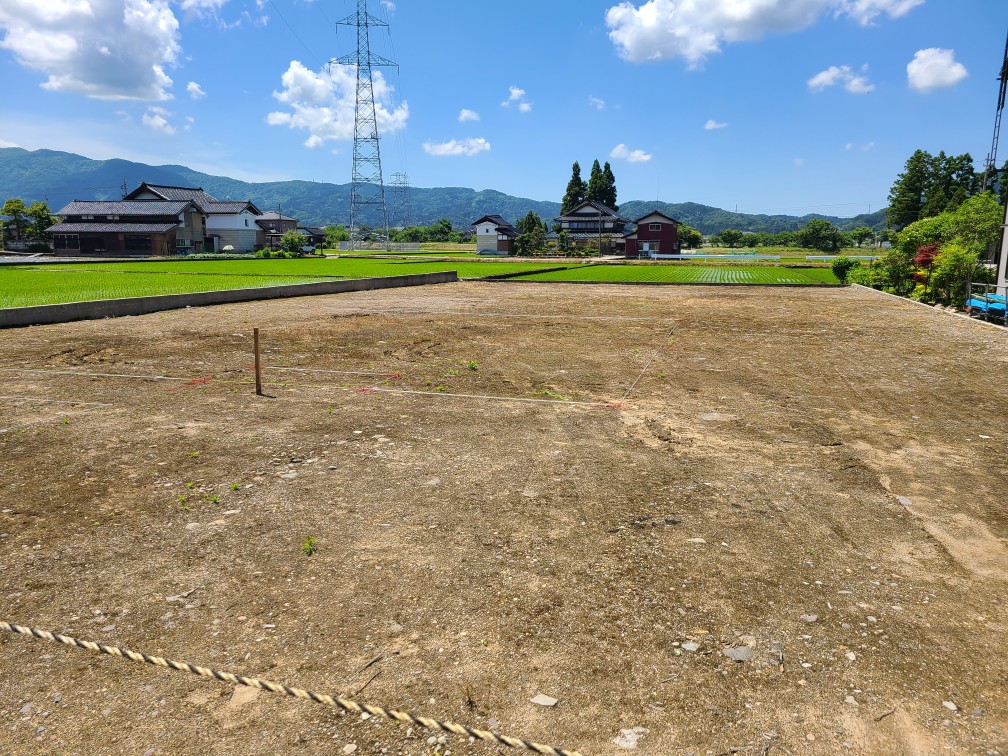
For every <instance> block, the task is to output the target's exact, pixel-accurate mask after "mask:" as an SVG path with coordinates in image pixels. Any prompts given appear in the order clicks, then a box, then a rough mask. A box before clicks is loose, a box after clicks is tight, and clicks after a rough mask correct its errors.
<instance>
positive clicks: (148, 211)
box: [56, 200, 190, 216]
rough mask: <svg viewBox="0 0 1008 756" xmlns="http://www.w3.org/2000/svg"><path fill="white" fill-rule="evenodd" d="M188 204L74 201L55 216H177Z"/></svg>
mask: <svg viewBox="0 0 1008 756" xmlns="http://www.w3.org/2000/svg"><path fill="white" fill-rule="evenodd" d="M189 204H190V200H178V201H166V200H121V201H114V202H101V201H93V200H74V201H73V202H71V203H70V204H69V205H67V206H66V207H64V208H63V209H62V210H60V211H59V212H58V213H56V215H62V216H67V215H119V216H123V215H130V216H138V215H139V216H143V215H178V214H179V213H181V212H182V211H183V210H185V209H186V208H187V207H188V206H189Z"/></svg>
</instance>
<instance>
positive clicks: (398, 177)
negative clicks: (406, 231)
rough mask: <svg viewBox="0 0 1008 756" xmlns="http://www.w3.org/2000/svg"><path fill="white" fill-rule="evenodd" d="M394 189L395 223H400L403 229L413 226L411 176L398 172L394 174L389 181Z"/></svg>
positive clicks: (393, 213) (393, 209)
mask: <svg viewBox="0 0 1008 756" xmlns="http://www.w3.org/2000/svg"><path fill="white" fill-rule="evenodd" d="M389 186H390V187H392V211H393V212H392V218H393V222H394V223H398V224H399V225H400V226H402V227H403V228H406V227H407V226H412V225H413V198H412V197H411V196H410V194H411V191H410V190H411V189H412V188H413V187H412V185H411V184H410V180H409V174H407V173H405V172H398V173H393V174H392V180H391V181H389Z"/></svg>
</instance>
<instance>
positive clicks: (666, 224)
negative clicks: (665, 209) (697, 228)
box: [623, 210, 680, 257]
mask: <svg viewBox="0 0 1008 756" xmlns="http://www.w3.org/2000/svg"><path fill="white" fill-rule="evenodd" d="M634 222H635V223H636V224H637V230H636V231H634V232H633V233H632V234H627V235H626V236H625V237H623V238H624V240H625V245H626V246H625V254H626V256H627V257H659V256H662V257H663V256H665V255H678V254H679V249H680V248H679V221H677V220H676V219H675V218H670V217H668V216H667V215H665V213H662V212H659V211H658V210H654V211H652V212H650V213H648V214H647V215H645V216H643V217H642V218H638V219H637V220H636V221H634Z"/></svg>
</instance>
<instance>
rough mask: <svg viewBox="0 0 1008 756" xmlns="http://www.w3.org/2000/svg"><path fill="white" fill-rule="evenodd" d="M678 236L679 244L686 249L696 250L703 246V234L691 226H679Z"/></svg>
mask: <svg viewBox="0 0 1008 756" xmlns="http://www.w3.org/2000/svg"><path fill="white" fill-rule="evenodd" d="M678 236H679V243H680V244H681V245H682V246H684V247H686V249H696V248H697V247H699V246H700V245H701V244H703V234H701V233H700V232H699V231H697V230H696V229H695V228H693V227H692V226H687V225H686V224H685V223H683V224H680V226H679V230H678Z"/></svg>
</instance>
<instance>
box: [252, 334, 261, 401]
mask: <svg viewBox="0 0 1008 756" xmlns="http://www.w3.org/2000/svg"><path fill="white" fill-rule="evenodd" d="M252 345H253V349H254V350H255V375H256V396H262V373H261V372H260V368H259V329H258V328H253V329H252Z"/></svg>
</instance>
